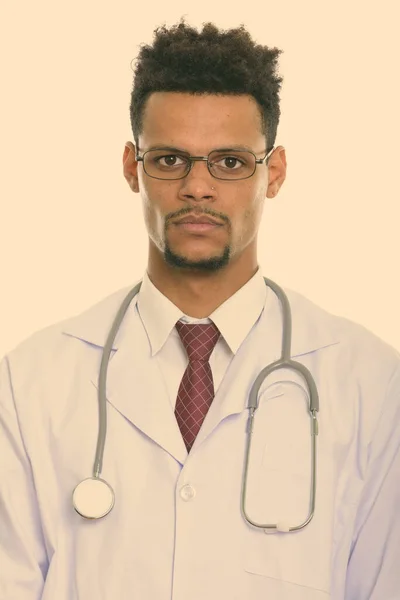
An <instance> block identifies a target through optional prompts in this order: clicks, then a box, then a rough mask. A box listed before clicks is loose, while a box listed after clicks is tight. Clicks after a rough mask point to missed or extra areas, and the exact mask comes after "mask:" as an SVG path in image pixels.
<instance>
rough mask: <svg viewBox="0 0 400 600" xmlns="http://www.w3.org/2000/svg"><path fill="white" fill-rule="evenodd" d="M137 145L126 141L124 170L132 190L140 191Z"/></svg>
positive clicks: (123, 161) (123, 159) (123, 160)
mask: <svg viewBox="0 0 400 600" xmlns="http://www.w3.org/2000/svg"><path fill="white" fill-rule="evenodd" d="M135 157H136V147H135V145H134V144H132V142H126V144H125V148H124V155H123V157H122V164H123V172H124V177H125V179H126V181H127V182H128V185H129V187H130V188H131V190H132V192H135V193H138V192H139V180H138V175H137V167H138V161H137V160H135Z"/></svg>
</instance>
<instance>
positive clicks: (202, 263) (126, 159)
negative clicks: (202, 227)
mask: <svg viewBox="0 0 400 600" xmlns="http://www.w3.org/2000/svg"><path fill="white" fill-rule="evenodd" d="M159 145H168V146H172V147H176V148H181V149H184V150H186V151H187V152H189V153H190V154H191V155H193V156H206V155H207V154H208V153H209V152H210V151H211V150H214V149H216V148H223V147H225V148H226V147H232V146H233V147H236V146H243V145H246V146H248V147H249V148H251V149H252V150H253V152H254V153H255V154H256V156H257V158H262V157H263V156H264V155H265V153H266V145H265V137H264V135H263V134H262V131H261V115H260V111H259V108H258V105H257V103H256V101H255V100H254V98H252V97H251V96H247V95H241V96H227V95H224V96H217V95H214V94H207V95H203V96H194V95H191V94H188V93H177V92H156V93H153V94H152V95H151V96H150V97H149V99H148V100H147V103H146V108H145V113H144V121H143V132H142V135H141V136H140V137H139V155H140V156H142V155H143V153H144V152H145V151H146V150H148V149H150V148H152V147H157V146H159ZM135 156H136V153H135V145H134V144H133V143H132V142H127V143H126V144H125V149H124V153H123V172H124V176H125V179H126V181H127V182H128V185H129V187H130V188H131V190H132V191H133V192H135V193H140V195H141V198H142V202H143V214H144V219H145V224H146V228H147V231H148V235H149V253H148V266H147V272H148V275H149V277H150V279H151V281H152V282H153V284H154V285H155V286H156V287H157V288H158V289H159V290H160V291H161V292H162V293H163V294H164V295H165V296H167V297H168V298H169V299H170V300H171V301H172V302H173V303H174V304H175V305H176V306H178V307H179V308H180V309H181V310H182V311H183V312H184V313H185V314H187V315H189V316H192V317H196V318H203V317H208V316H209V315H210V314H211V313H212V312H213V311H214V310H215V309H216V308H217V307H218V306H220V305H221V304H222V303H223V302H225V300H227V299H228V298H229V297H230V296H232V295H233V294H234V293H235V292H236V291H237V290H238V289H240V288H241V287H242V286H243V285H245V284H246V283H247V281H249V279H251V277H252V276H253V275H254V274H255V272H256V271H257V269H258V261H257V235H258V228H259V224H260V221H261V217H262V213H263V208H264V202H265V198H273V197H275V196H276V195H277V193H278V191H279V189H280V187H281V185H282V184H283V182H284V180H285V177H286V155H285V149H284V148H283V147H282V146H278V147H277V148H275V150H274V151H273V153H272V154H271V155H270V158H269V161H268V166H265V163H264V164H263V165H257V167H256V172H255V173H254V175H253V176H252V177H250V178H249V179H244V180H239V181H223V180H219V179H216V178H214V177H212V175H211V174H210V173H209V171H208V169H207V164H206V163H205V162H195V163H194V164H193V167H192V169H191V171H190V173H189V174H188V175H187V176H186V177H185V178H184V179H180V180H171V181H165V180H164V181H162V180H158V179H154V178H151V177H149V176H148V175H147V174H146V173H145V172H144V171H143V163H141V162H139V161H136V160H135ZM189 214H196V216H202V215H207V216H211V217H213V218H215V219H217V220H218V221H219V222H220V223H221V226H220V227H218V228H215V229H213V230H211V231H205V232H192V231H187V230H184V229H182V227H177V226H176V225H174V224H173V221H175V220H176V219H178V218H181V217H183V216H187V215H189Z"/></svg>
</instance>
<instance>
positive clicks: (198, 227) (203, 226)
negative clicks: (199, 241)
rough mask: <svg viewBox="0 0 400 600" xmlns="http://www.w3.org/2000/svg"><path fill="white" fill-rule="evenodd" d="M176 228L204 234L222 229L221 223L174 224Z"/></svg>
mask: <svg viewBox="0 0 400 600" xmlns="http://www.w3.org/2000/svg"><path fill="white" fill-rule="evenodd" d="M173 225H174V226H175V227H177V228H178V229H183V230H184V231H193V232H203V231H215V230H216V229H219V228H220V227H222V225H220V224H219V223H196V222H191V223H173Z"/></svg>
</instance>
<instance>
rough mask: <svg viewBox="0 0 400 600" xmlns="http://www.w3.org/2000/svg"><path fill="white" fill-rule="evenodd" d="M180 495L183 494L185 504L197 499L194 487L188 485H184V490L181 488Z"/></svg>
mask: <svg viewBox="0 0 400 600" xmlns="http://www.w3.org/2000/svg"><path fill="white" fill-rule="evenodd" d="M180 494H181V498H182V500H184V501H185V502H189V501H190V500H193V498H194V497H195V495H196V490H195V489H194V487H192V486H191V485H189V484H187V485H184V486H183V488H181V492H180Z"/></svg>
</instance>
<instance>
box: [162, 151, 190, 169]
mask: <svg viewBox="0 0 400 600" xmlns="http://www.w3.org/2000/svg"><path fill="white" fill-rule="evenodd" d="M154 160H155V162H156V163H157V164H158V165H160V166H161V167H175V166H178V165H179V166H181V165H182V164H185V162H186V160H185V159H184V158H183V157H181V156H178V155H177V154H166V155H164V156H158V157H156V158H154ZM177 160H181V161H182V162H180V163H179V162H176V161H177ZM161 161H165V162H161Z"/></svg>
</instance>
